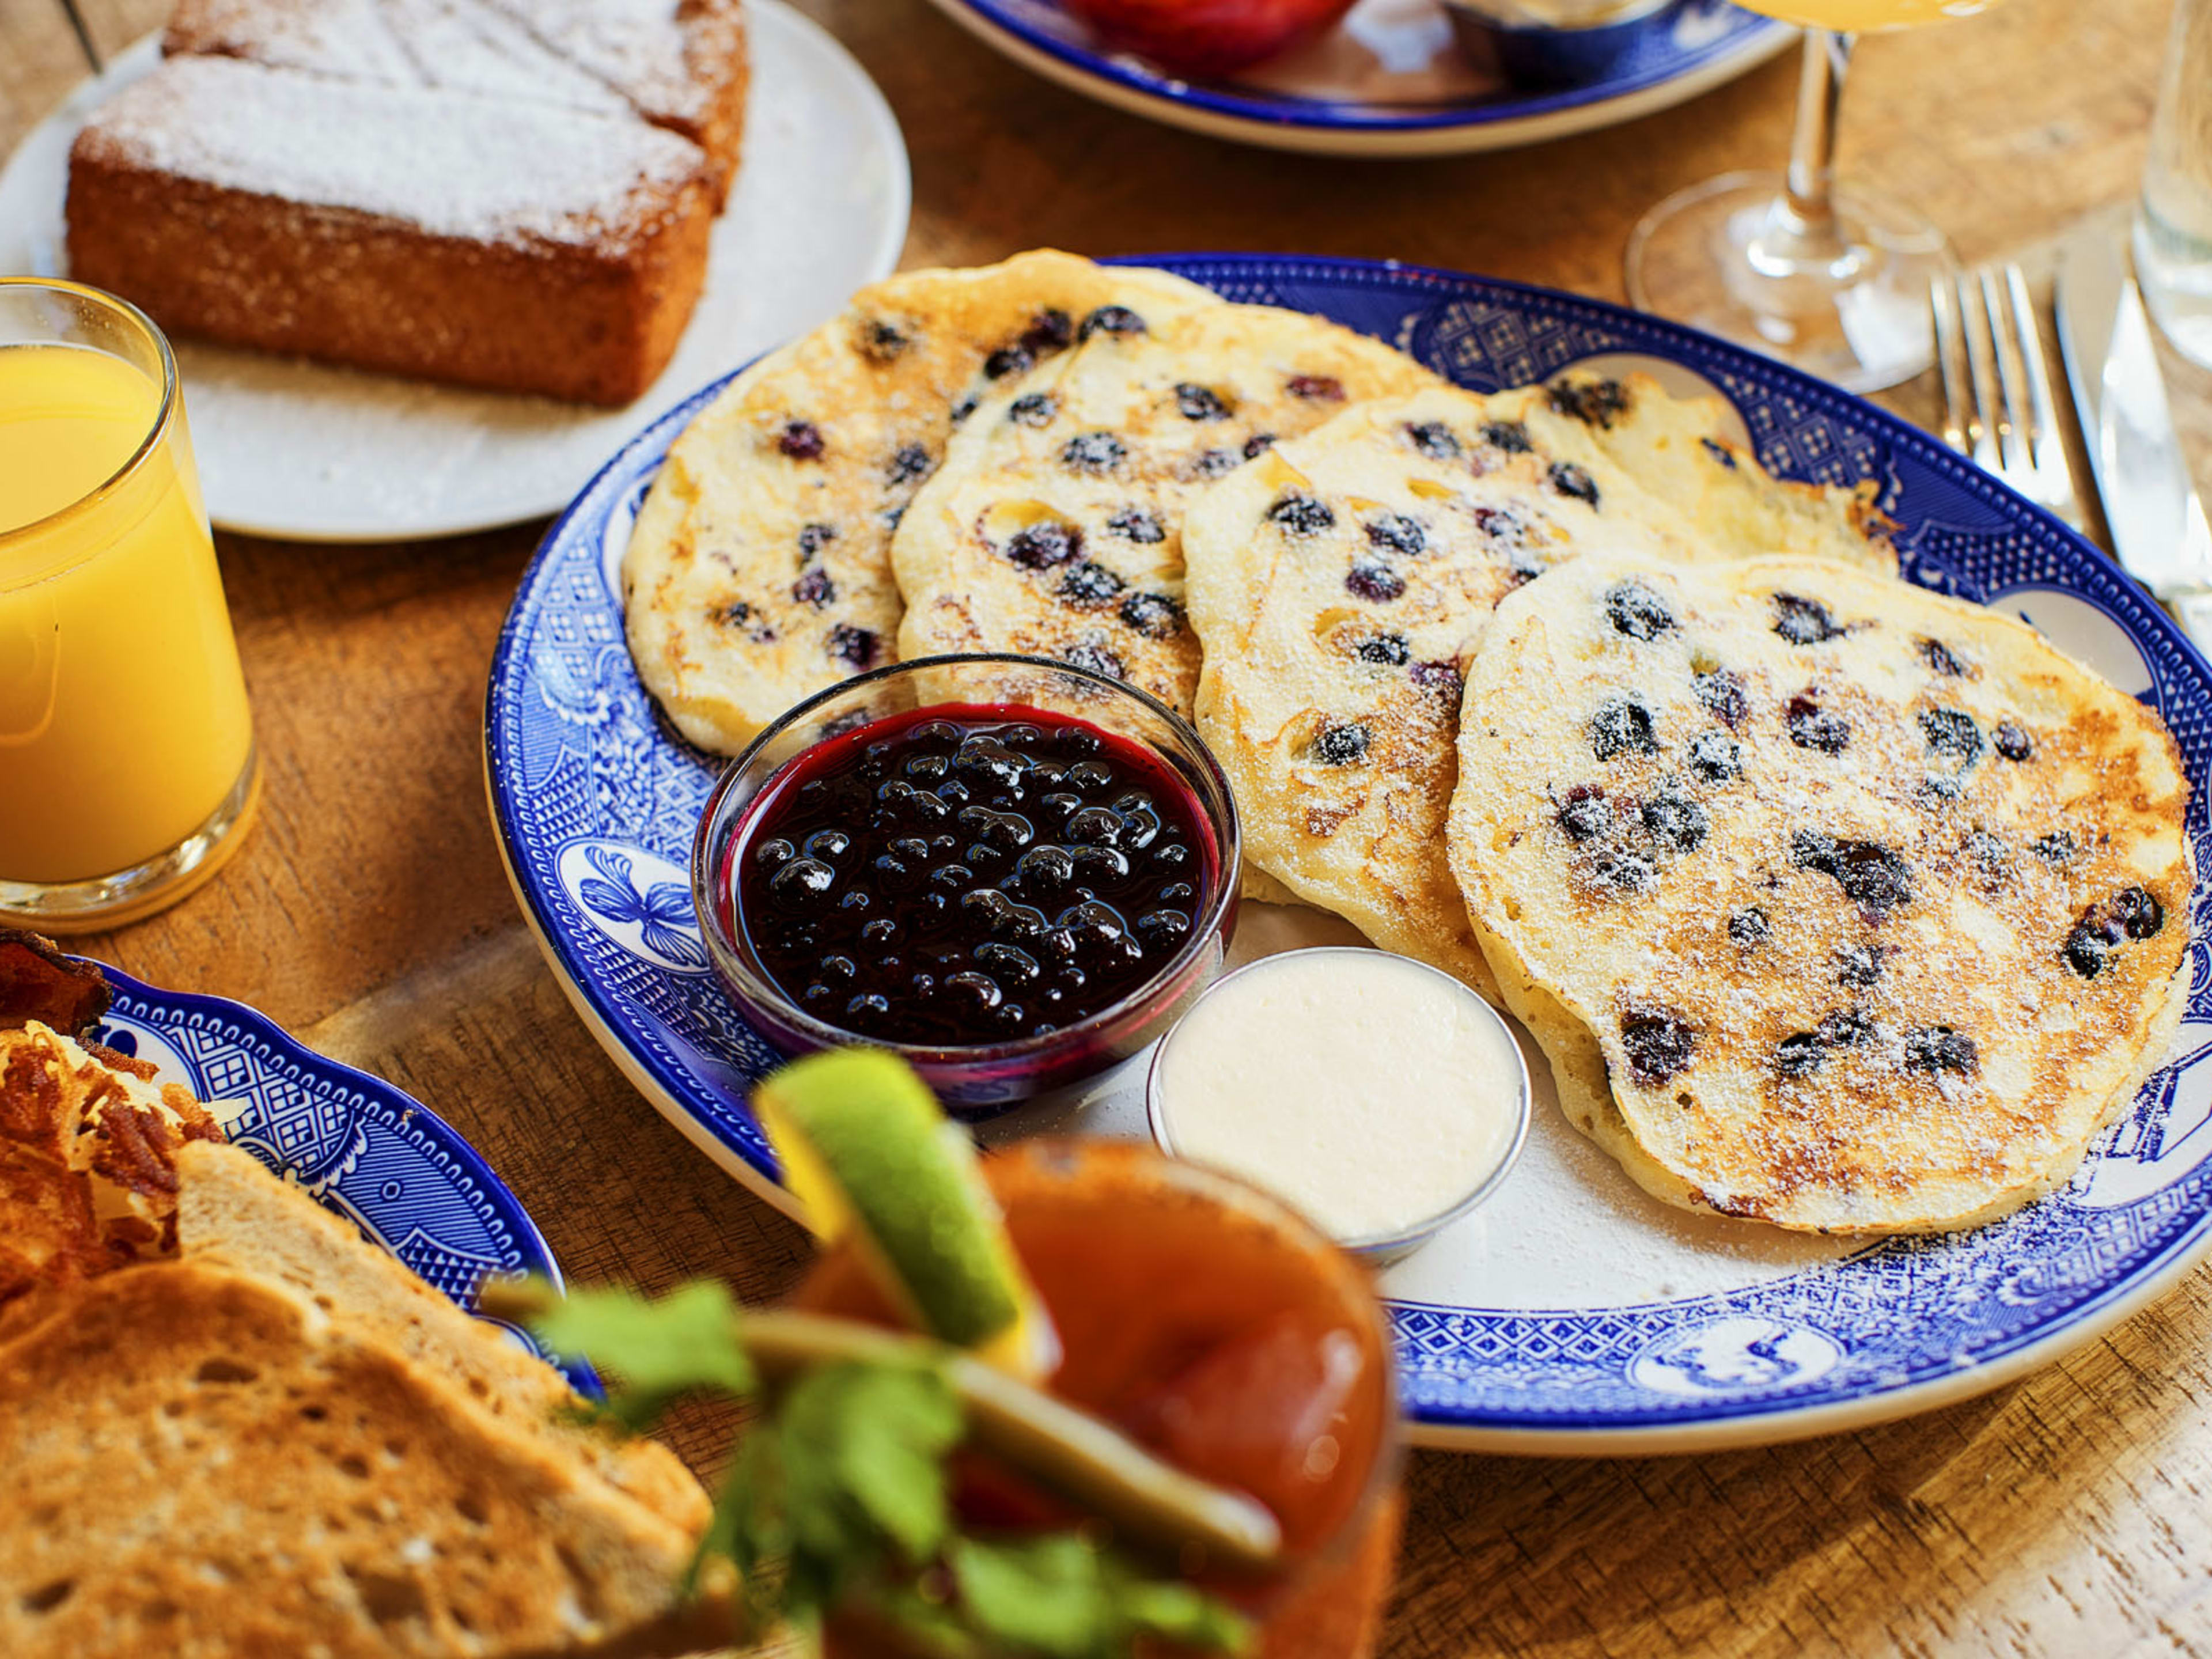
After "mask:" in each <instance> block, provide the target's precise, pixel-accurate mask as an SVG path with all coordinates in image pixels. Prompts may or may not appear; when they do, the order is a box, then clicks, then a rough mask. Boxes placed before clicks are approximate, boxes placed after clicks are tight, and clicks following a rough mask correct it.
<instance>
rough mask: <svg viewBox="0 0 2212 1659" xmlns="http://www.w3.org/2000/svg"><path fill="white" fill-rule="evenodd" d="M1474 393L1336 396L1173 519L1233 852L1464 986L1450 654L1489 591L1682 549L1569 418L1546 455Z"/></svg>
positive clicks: (1460, 651) (1474, 638) (1461, 659)
mask: <svg viewBox="0 0 2212 1659" xmlns="http://www.w3.org/2000/svg"><path fill="white" fill-rule="evenodd" d="M1493 403H1494V400H1492V399H1488V398H1478V397H1476V396H1474V394H1472V393H1470V392H1459V391H1455V390H1452V389H1449V388H1445V387H1439V388H1437V389H1435V390H1432V391H1428V392H1419V393H1416V394H1415V395H1413V396H1412V397H1410V398H1378V399H1376V400H1373V401H1371V402H1369V403H1365V404H1358V405H1355V406H1354V407H1352V408H1351V409H1348V410H1346V411H1345V412H1344V413H1343V414H1341V415H1339V416H1337V417H1336V418H1335V419H1334V420H1332V421H1330V422H1328V424H1327V425H1325V426H1322V427H1321V428H1318V429H1316V430H1315V431H1313V432H1311V433H1309V434H1308V435H1306V436H1304V437H1303V438H1299V439H1295V440H1292V441H1289V442H1286V443H1285V444H1283V445H1282V446H1281V447H1279V448H1278V449H1277V450H1276V451H1275V453H1273V455H1270V456H1267V457H1263V458H1262V459H1260V460H1258V461H1256V462H1255V463H1254V464H1253V465H1250V466H1249V467H1246V468H1244V469H1243V471H1239V472H1237V473H1236V474H1234V475H1233V476H1232V477H1230V478H1229V479H1228V480H1227V481H1226V482H1225V483H1223V485H1222V486H1221V487H1220V488H1219V489H1217V490H1215V491H1214V492H1212V494H1211V495H1208V496H1207V498H1206V500H1205V501H1203V502H1202V503H1200V505H1199V506H1198V507H1195V508H1194V510H1193V511H1192V513H1191V514H1190V517H1189V518H1188V520H1187V521H1186V523H1185V526H1184V541H1185V544H1186V548H1187V551H1188V561H1189V566H1190V570H1189V577H1188V599H1189V604H1190V614H1191V621H1192V623H1193V624H1194V627H1195V629H1196V630H1197V633H1198V635H1199V638H1200V640H1201V641H1203V643H1204V645H1205V651H1206V663H1205V671H1204V674H1203V675H1202V677H1201V678H1200V683H1199V691H1198V700H1197V715H1198V726H1199V729H1200V732H1203V733H1204V735H1205V737H1206V741H1207V743H1208V744H1210V745H1211V746H1212V749H1213V751H1214V753H1215V755H1216V756H1217V757H1219V759H1220V761H1221V763H1222V766H1223V767H1224V769H1225V770H1226V771H1227V773H1228V775H1229V779H1230V782H1231V787H1233V788H1234V789H1235V790H1236V792H1237V802H1238V805H1239V806H1240V808H1241V809H1242V812H1243V827H1244V851H1245V857H1246V859H1247V860H1248V861H1249V863H1250V864H1252V865H1253V866H1257V867H1258V868H1260V869H1261V870H1263V871H1265V872H1267V873H1268V874H1270V875H1273V876H1274V877H1275V878H1278V879H1279V880H1280V881H1281V882H1283V883H1284V884H1285V885H1286V886H1288V887H1289V888H1290V890H1291V891H1293V892H1294V893H1296V894H1297V895H1298V896H1300V897H1301V898H1303V899H1304V900H1306V901H1307V902H1310V903H1313V904H1317V905H1319V906H1321V907H1322V908H1325V909H1328V910H1333V911H1334V912H1335V913H1336V914H1337V915H1340V916H1343V917H1344V918H1345V919H1346V920H1347V921H1351V922H1352V924H1353V925H1354V926H1356V927H1358V928H1359V930H1360V931H1361V932H1362V933H1365V934H1366V935H1367V936H1368V937H1369V938H1370V939H1373V940H1374V941H1375V942H1376V944H1377V945H1383V946H1384V947H1385V948H1386V949H1389V950H1393V951H1401V952H1403V953H1404V954H1406V955H1407V956H1412V957H1419V958H1420V959H1421V960H1422V961H1424V962H1427V963H1433V964H1435V965H1436V966H1437V967H1439V968H1442V969H1444V970H1445V971H1446V972H1448V973H1452V974H1455V975H1458V976H1459V977H1461V978H1462V979H1463V980H1465V981H1468V983H1469V984H1471V985H1474V986H1475V987H1478V988H1480V989H1483V990H1486V991H1488V990H1491V989H1492V980H1491V976H1490V973H1489V969H1488V968H1487V966H1486V964H1485V963H1484V961H1483V957H1482V952H1481V951H1480V948H1479V947H1478V946H1477V945H1476V944H1475V941H1474V933H1473V932H1472V931H1471V929H1470V928H1469V927H1468V920H1467V909H1466V907H1465V905H1464V904H1462V902H1461V900H1460V896H1459V890H1458V888H1457V887H1456V886H1455V885H1454V884H1453V881H1452V878H1451V872H1450V870H1449V867H1448V866H1447V865H1446V863H1445V860H1444V854H1443V828H1444V816H1445V811H1446V809H1447V808H1448V806H1449V804H1450V801H1451V793H1452V784H1453V781H1454V778H1455V771H1454V767H1455V761H1454V751H1453V744H1454V742H1455V736H1456V733H1457V729H1458V723H1459V703H1460V686H1461V680H1462V675H1463V673H1464V671H1465V670H1466V667H1467V665H1468V662H1469V661H1470V660H1471V659H1473V657H1474V648H1475V646H1476V644H1477V642H1478V641H1480V638H1481V636H1482V632H1483V629H1485V628H1486V626H1487V625H1488V623H1489V620H1490V614H1491V611H1492V608H1493V607H1495V606H1496V605H1497V604H1498V601H1499V600H1500V599H1503V598H1504V596H1505V595H1506V594H1507V593H1509V592H1512V591H1513V590H1514V589H1515V588H1516V587H1518V586H1521V585H1522V583H1523V582H1526V581H1528V580H1529V579H1530V578H1531V577H1532V576H1534V575H1535V574H1537V573H1538V572H1539V571H1541V570H1544V569H1547V568H1550V567H1551V566H1552V565H1553V564H1554V563H1556V562H1559V561H1561V560H1564V559H1567V558H1570V557H1572V556H1575V555H1577V554H1578V553H1583V552H1589V551H1593V550H1620V551H1628V552H1635V553H1642V554H1646V555H1654V556H1661V555H1663V556H1678V557H1684V558H1687V557H1692V556H1695V555H1696V553H1697V552H1698V551H1699V547H1698V545H1697V544H1695V543H1693V541H1692V538H1691V537H1690V533H1689V527H1688V526H1686V525H1684V524H1682V523H1681V522H1680V520H1677V519H1676V518H1675V516H1674V514H1673V513H1670V512H1669V511H1668V509H1667V508H1666V507H1662V506H1661V505H1660V504H1659V503H1658V502H1656V501H1653V500H1652V499H1650V497H1649V496H1647V495H1644V492H1643V491H1642V490H1641V489H1638V487H1637V486H1636V485H1635V484H1634V483H1632V482H1630V481H1629V480H1628V479H1627V478H1626V477H1623V476H1622V475H1621V474H1620V472H1619V471H1617V470H1615V469H1614V468H1613V467H1611V466H1609V465H1607V463H1606V461H1605V460H1604V459H1602V458H1601V457H1599V456H1597V455H1595V453H1594V452H1593V451H1592V450H1591V449H1590V447H1589V445H1588V443H1587V442H1583V441H1580V439H1579V436H1578V435H1571V436H1575V438H1576V441H1575V447H1574V449H1573V453H1574V454H1575V455H1576V456H1578V457H1580V458H1581V459H1565V458H1564V457H1562V456H1560V455H1558V454H1555V453H1550V452H1549V451H1547V449H1546V448H1544V447H1542V446H1541V444H1540V443H1539V442H1538V441H1536V439H1535V438H1534V436H1533V435H1532V434H1531V433H1530V432H1529V430H1528V428H1526V427H1524V426H1522V424H1520V423H1519V422H1517V421H1514V420H1510V419H1500V418H1499V417H1498V416H1497V415H1496V413H1495V412H1494V409H1493Z"/></svg>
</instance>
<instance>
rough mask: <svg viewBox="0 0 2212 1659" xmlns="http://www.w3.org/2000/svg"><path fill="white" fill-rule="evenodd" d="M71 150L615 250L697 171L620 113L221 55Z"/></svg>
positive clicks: (404, 216) (116, 114) (145, 92)
mask: <svg viewBox="0 0 2212 1659" xmlns="http://www.w3.org/2000/svg"><path fill="white" fill-rule="evenodd" d="M79 143H81V144H83V145H85V146H88V148H89V149H90V150H91V151H92V152H93V153H94V154H100V153H102V152H105V153H106V154H107V155H112V156H113V157H115V158H117V159H119V160H125V161H130V162H131V163H133V164H135V165H138V166H143V167H157V168H160V169H162V170H164V171H167V172H171V173H176V174H178V175H179V176H180V177H183V178H186V179H195V180H198V181H201V182H204V183H206V184H210V185H216V186H219V187H221V188H224V189H228V190H237V191H251V192H252V193H254V194H258V195H264V196H269V197H276V198H277V199H279V200H282V201H287V202H293V203H297V204H301V205H302V206H306V207H313V208H320V209H331V210H342V211H350V212H356V213H362V214H367V215H371V216H376V217H380V218H388V219H393V220H398V221H400V222H404V223H407V224H410V225H412V226H415V227H417V228H421V229H422V230H426V231H428V232H430V233H432V234H436V235H443V236H452V237H456V238H461V239H466V240H479V241H496V242H505V243H508V244H526V243H529V242H532V241H544V242H554V243H561V244H567V245H584V244H597V245H603V244H605V243H607V242H609V241H610V240H612V241H615V242H617V243H619V242H620V241H622V240H624V239H625V238H626V236H627V235H629V234H634V233H635V231H636V230H637V229H640V228H643V227H642V223H641V220H649V219H650V218H651V216H652V209H653V206H654V205H655V204H654V202H653V197H659V196H663V195H665V194H667V193H670V192H672V191H675V190H677V189H678V188H679V187H681V186H682V185H684V183H685V182H686V181H688V180H690V179H693V178H695V177H696V176H697V175H698V173H700V172H701V171H702V168H703V167H705V165H706V159H705V156H704V154H703V153H702V151H701V150H700V149H699V148H698V147H697V146H696V145H695V144H692V143H689V142H687V141H686V140H684V139H682V138H679V137H676V136H675V135H673V134H671V133H668V132H665V131H661V130H660V129H659V128H655V127H650V126H647V125H642V124H641V123H639V122H637V121H635V120H632V119H629V118H627V117H626V116H624V117H616V118H608V117H603V116H599V115H595V114H592V113H590V112H585V111H580V110H575V109H568V108H562V107H559V106H555V105H550V104H532V103H525V102H520V101H517V100H501V99H494V98H483V97H476V96H471V95H469V94H463V93H458V92H455V91H453V90H452V89H450V88H435V89H434V88H416V87H406V86H392V85H386V84H378V83H373V82H346V81H337V80H327V79H324V78H322V77H319V76H298V75H290V74H285V73H283V72H280V71H276V70H269V69H265V68H264V67H262V66H260V65H259V64H250V63H245V62H242V61H239V60H236V59H232V58H198V57H188V58H173V59H171V60H169V61H168V62H167V63H165V64H163V65H162V66H161V69H159V70H156V71H155V73H154V74H152V75H150V76H147V77H146V79H144V80H143V81H141V82H137V84H136V85H134V86H132V87H131V88H127V89H126V90H125V92H123V93H122V94H120V95H118V97H117V98H116V99H115V100H113V101H112V102H111V103H109V104H108V105H106V106H105V107H104V108H102V109H101V111H100V113H99V115H98V116H97V117H96V118H94V120H93V122H92V123H91V124H90V125H88V126H87V127H86V129H85V131H84V133H83V135H82V137H81V138H80V140H79Z"/></svg>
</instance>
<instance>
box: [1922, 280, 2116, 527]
mask: <svg viewBox="0 0 2212 1659" xmlns="http://www.w3.org/2000/svg"><path fill="white" fill-rule="evenodd" d="M1929 305H1930V307H1931V308H1932V309H1933V310H1934V312H1935V316H1936V366H1937V368H1939V369H1940V370H1941V371H1942V379H1943V441H1944V442H1945V443H1947V444H1948V445H1950V446H1951V447H1952V448H1954V449H1955V450H1957V451H1958V452H1959V453H1961V454H1963V455H1969V456H1972V458H1973V459H1974V461H1975V463H1976V464H1977V465H1979V466H1980V467H1982V468H1983V470H1984V471H1988V472H1990V473H1992V474H1994V475H1995V476H1996V477H1997V478H1998V479H1999V480H2001V481H2002V483H2007V484H2009V485H2010V486H2011V487H2012V488H2013V489H2016V490H2018V491H2019V492H2020V493H2021V495H2025V496H2027V498H2028V499H2029V500H2030V501H2033V502H2035V503H2036V504H2037V505H2038V506H2039V507H2046V508H2048V509H2049V510H2050V511H2051V512H2053V513H2057V514H2058V516H2059V517H2061V518H2062V519H2064V520H2066V521H2067V522H2068V523H2069V524H2070V525H2072V526H2075V528H2076V529H2079V528H2080V527H2081V497H2080V495H2079V494H2078V493H2077V492H2076V491H2075V488H2074V471H2073V468H2072V467H2071V466H2070V465H2069V464H2068V462H2067V459H2066V441H2065V436H2064V434H2063V432H2062V431H2061V429H2060V428H2059V424H2058V418H2057V413H2056V410H2055V409H2054V407H2053V405H2052V403H2051V373H2050V369H2049V368H2048V366H2047V364H2046V362H2045V358H2044V354H2043V329H2042V325H2040V324H2039V322H2038V321H2037V319H2036V313H2035V307H2034V305H2033V303H2032V302H2031V301H2029V299H2028V297H2027V278H2026V277H2025V276H2023V275H2021V269H2020V267H2019V266H2018V265H2017V264H2004V265H2001V266H1988V265H1985V266H1984V267H1982V268H1981V269H1980V270H1972V271H1967V272H1965V273H1963V274H1961V275H1960V276H1957V277H1955V278H1954V277H1950V276H1939V277H1937V278H1936V281H1935V282H1934V283H1930V284H1929Z"/></svg>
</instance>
